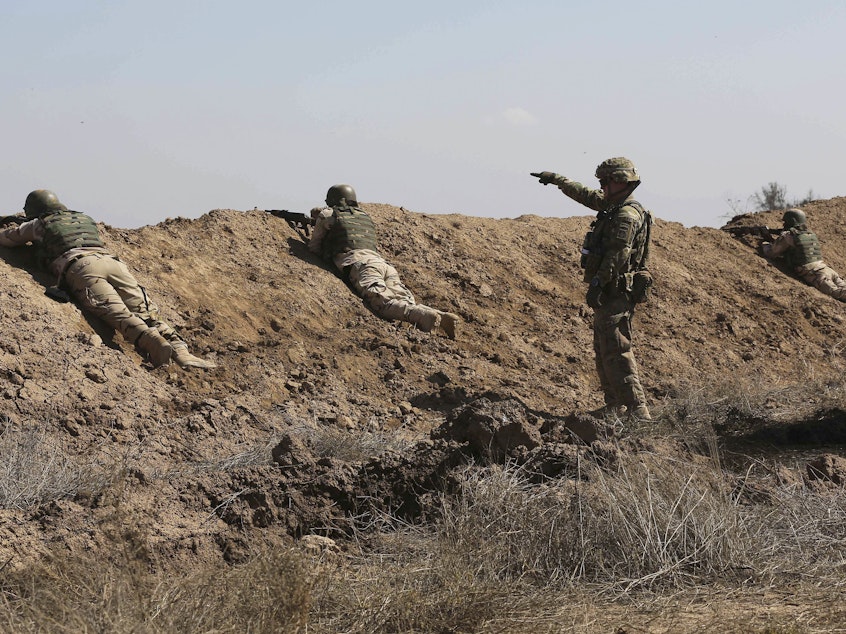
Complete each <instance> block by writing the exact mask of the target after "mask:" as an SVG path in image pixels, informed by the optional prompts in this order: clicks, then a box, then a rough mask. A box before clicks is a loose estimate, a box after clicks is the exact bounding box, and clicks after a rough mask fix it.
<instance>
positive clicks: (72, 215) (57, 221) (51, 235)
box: [39, 211, 104, 264]
mask: <svg viewBox="0 0 846 634" xmlns="http://www.w3.org/2000/svg"><path fill="white" fill-rule="evenodd" d="M41 222H43V223H44V238H43V239H42V241H41V244H40V245H39V246H40V248H41V257H42V260H43V261H44V262H45V263H48V264H49V263H50V262H52V261H53V260H55V259H56V258H57V257H59V256H60V255H62V254H63V253H65V252H67V251H70V250H71V249H78V248H80V247H101V248H102V247H103V246H104V245H103V241H102V240H101V239H100V232H99V231H98V230H97V225H96V224H95V223H94V221H93V220H92V219H91V218H90V217H88V216H86V215H85V214H83V213H80V212H78V211H56V212H51V213H48V214H45V215H43V216H41Z"/></svg>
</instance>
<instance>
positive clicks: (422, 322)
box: [308, 185, 460, 339]
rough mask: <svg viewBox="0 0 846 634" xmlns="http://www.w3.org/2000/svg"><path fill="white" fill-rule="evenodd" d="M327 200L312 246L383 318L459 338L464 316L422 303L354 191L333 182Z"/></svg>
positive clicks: (318, 213) (315, 211)
mask: <svg viewBox="0 0 846 634" xmlns="http://www.w3.org/2000/svg"><path fill="white" fill-rule="evenodd" d="M326 205H327V206H326V207H317V208H315V209H312V210H311V215H312V217H313V218H315V221H316V222H315V225H314V232H313V233H312V235H311V239H310V240H309V243H308V248H309V251H311V252H312V253H317V254H318V255H320V256H322V257H323V258H324V259H325V260H327V261H329V262H332V263H333V264H334V265H335V266H336V267H337V269H338V270H339V271H340V272H341V274H342V275H343V276H344V279H345V280H346V281H348V282H349V283H350V285H351V286H352V287H353V288H354V289H355V291H356V293H358V295H359V296H360V297H362V298H363V299H364V301H365V302H367V305H368V306H369V307H370V308H371V310H373V312H374V313H376V314H377V315H378V316H379V317H381V318H382V319H387V320H389V321H390V320H398V321H407V322H409V323H411V324H414V325H415V326H417V327H418V328H419V329H420V330H422V331H424V332H430V331H432V330H435V329H436V328H440V329H441V330H443V331H444V332H445V333H446V335H447V336H448V337H449V338H450V339H455V335H456V332H455V331H456V327H457V325H458V323H459V321H460V318H459V316H458V315H455V314H453V313H447V312H443V311H440V310H436V309H434V308H431V307H429V306H425V305H424V304H418V303H417V302H416V301H415V300H414V295H412V293H411V291H410V290H408V288H406V287H405V285H404V284H403V283H402V282H401V281H400V277H399V273H397V270H396V269H395V268H394V267H393V266H391V265H390V264H388V263H387V262H386V261H385V259H384V258H383V257H382V256H381V255H379V247H378V244H377V241H376V227H375V226H374V224H373V220H372V219H371V218H370V216H369V215H368V214H367V213H366V212H365V211H363V210H362V209H359V207H358V201H357V200H356V194H355V190H354V189H353V188H352V187H351V186H350V185H333V186H332V187H330V188H329V191H328V192H327V193H326Z"/></svg>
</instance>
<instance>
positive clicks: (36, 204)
mask: <svg viewBox="0 0 846 634" xmlns="http://www.w3.org/2000/svg"><path fill="white" fill-rule="evenodd" d="M67 210H68V208H67V207H65V206H64V205H63V204H62V203H60V202H59V197H58V196H56V194H54V193H53V192H51V191H50V190H47V189H36V190H35V191H34V192H30V193H29V195H28V196H27V197H26V202H24V212H25V213H26V217H27V218H38V217H39V216H43V215H44V214H46V213H48V212H50V211H67Z"/></svg>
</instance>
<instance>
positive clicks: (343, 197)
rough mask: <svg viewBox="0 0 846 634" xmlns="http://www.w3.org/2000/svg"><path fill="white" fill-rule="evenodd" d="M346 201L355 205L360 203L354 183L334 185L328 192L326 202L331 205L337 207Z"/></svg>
mask: <svg viewBox="0 0 846 634" xmlns="http://www.w3.org/2000/svg"><path fill="white" fill-rule="evenodd" d="M344 202H346V204H347V205H351V206H353V207H355V206H356V205H357V204H358V201H357V200H356V197H355V190H354V189H353V188H352V185H343V184H342V185H332V187H330V188H329V191H328V192H326V204H327V205H329V206H330V207H337V206H338V205H341V204H343V203H344Z"/></svg>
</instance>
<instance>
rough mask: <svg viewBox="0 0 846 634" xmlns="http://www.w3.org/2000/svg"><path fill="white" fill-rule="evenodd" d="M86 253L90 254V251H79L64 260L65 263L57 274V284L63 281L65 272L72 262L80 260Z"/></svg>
mask: <svg viewBox="0 0 846 634" xmlns="http://www.w3.org/2000/svg"><path fill="white" fill-rule="evenodd" d="M86 255H92V254H91V253H79V254H77V255H75V256H73V257H72V258H71V259H70V260H68V261H67V262H65V265H64V266H63V267H62V272H61V273H60V274H59V284H61V283H62V282H64V281H65V273H67V272H68V269H69V268H70V267H71V265H72V264H74V263H75V262H76V261H77V260H81V259H82V258H84V257H85V256H86Z"/></svg>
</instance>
